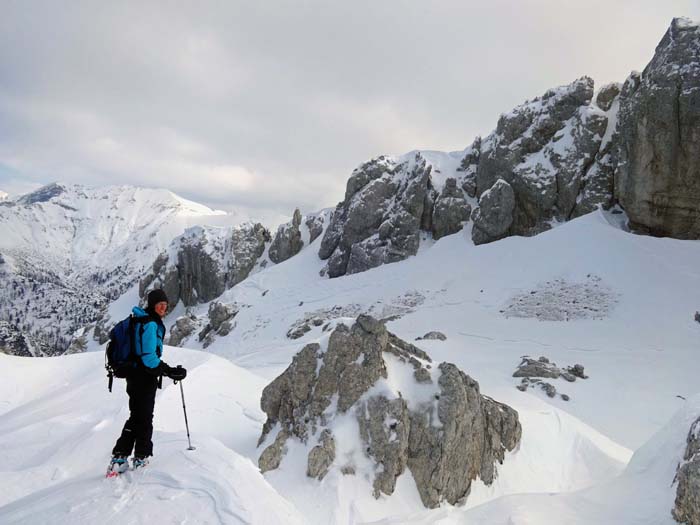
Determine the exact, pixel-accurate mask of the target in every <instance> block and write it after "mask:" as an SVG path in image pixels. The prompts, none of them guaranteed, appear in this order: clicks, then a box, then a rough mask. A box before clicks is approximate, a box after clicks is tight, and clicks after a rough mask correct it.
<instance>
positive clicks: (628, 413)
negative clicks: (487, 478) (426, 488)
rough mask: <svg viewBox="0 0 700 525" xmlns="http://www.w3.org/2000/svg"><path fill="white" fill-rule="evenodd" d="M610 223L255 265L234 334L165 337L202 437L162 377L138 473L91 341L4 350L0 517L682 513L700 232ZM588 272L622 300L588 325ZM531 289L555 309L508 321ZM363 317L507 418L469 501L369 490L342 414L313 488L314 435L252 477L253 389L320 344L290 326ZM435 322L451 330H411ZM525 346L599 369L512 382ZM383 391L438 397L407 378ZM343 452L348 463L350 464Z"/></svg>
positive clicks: (118, 396)
mask: <svg viewBox="0 0 700 525" xmlns="http://www.w3.org/2000/svg"><path fill="white" fill-rule="evenodd" d="M617 219H618V217H617V216H613V215H609V214H607V213H605V212H601V211H597V212H594V213H592V214H589V215H586V216H584V217H580V218H578V219H576V220H573V221H570V222H568V223H565V224H562V225H561V226H560V227H558V228H555V229H553V230H550V231H547V232H545V233H543V234H541V235H538V236H536V237H532V238H519V237H511V238H507V239H504V240H502V241H498V242H496V243H491V244H487V245H482V246H474V245H473V244H472V243H470V242H468V240H467V238H466V237H465V235H466V234H464V232H460V233H458V234H455V235H451V236H448V237H444V238H442V239H440V240H439V241H437V242H434V243H433V244H432V245H430V246H428V247H425V248H424V249H422V250H421V251H420V252H419V254H418V255H417V256H415V257H412V258H410V259H408V260H406V261H403V262H400V263H395V264H390V265H385V266H382V267H379V268H376V269H373V270H370V271H367V272H363V273H360V274H355V275H350V276H345V277H342V278H337V279H330V280H329V279H327V278H323V277H321V276H319V270H320V269H321V268H322V266H323V261H320V260H319V259H318V256H317V245H311V246H309V247H305V249H304V250H302V252H301V253H300V254H299V255H297V256H295V257H293V258H291V259H289V260H287V261H285V262H283V263H281V264H278V265H275V266H271V267H268V268H266V269H263V270H261V271H260V272H258V273H256V274H255V275H252V276H251V277H249V278H248V279H246V280H245V281H243V282H242V283H240V284H238V285H237V286H235V287H234V288H232V289H230V290H228V291H226V292H225V293H224V294H223V295H222V297H220V298H219V299H218V300H219V301H223V302H227V303H233V302H236V303H238V304H239V305H241V309H240V312H239V314H238V315H237V317H236V319H235V321H236V328H235V329H234V330H233V331H232V332H231V333H230V334H229V335H228V336H226V337H219V338H217V339H216V340H215V341H214V342H213V343H212V344H211V346H209V347H208V348H207V350H206V352H202V351H199V350H184V349H177V348H170V347H168V348H166V350H165V355H164V358H165V360H166V361H168V362H169V363H170V364H171V365H175V364H179V363H182V364H183V365H184V366H185V367H186V368H188V370H189V372H190V373H189V375H188V377H187V379H186V380H185V382H184V389H185V395H186V400H187V409H188V417H189V422H190V430H191V432H192V440H193V444H194V445H195V446H196V447H197V450H195V451H186V450H185V448H186V447H187V438H186V435H185V431H184V420H183V417H182V406H181V400H180V391H179V388H178V387H174V386H173V385H172V384H170V382H169V381H166V383H169V384H167V385H165V388H164V389H163V390H162V391H160V392H159V393H158V399H157V402H156V416H155V428H156V432H155V437H154V442H155V451H156V455H155V456H154V458H153V461H152V463H151V465H150V466H149V467H148V468H147V470H146V471H144V472H143V475H142V476H141V477H139V476H140V474H139V473H136V474H135V475H132V476H131V479H129V478H128V477H125V478H124V479H118V480H116V482H114V481H115V480H105V479H104V477H103V476H104V468H105V467H106V464H107V461H108V458H109V451H110V449H111V447H112V445H113V443H114V440H115V439H116V437H117V435H118V433H119V430H120V427H121V425H122V423H123V421H124V419H125V418H126V416H127V408H126V396H125V394H124V392H123V383H117V384H116V385H115V389H114V393H112V394H109V393H108V392H107V390H106V379H105V377H104V372H103V369H102V366H103V355H102V354H101V352H88V353H85V354H78V355H71V356H63V357H57V358H33V359H22V358H17V357H9V356H2V355H0V485H2V487H3V490H2V491H0V523H27V524H32V523H37V524H38V523H46V522H51V523H58V524H62V523H71V524H79V525H80V524H87V523H94V522H101V521H105V522H109V521H110V520H117V519H121V517H123V516H124V513H125V512H126V510H125V509H128V512H129V522H130V523H149V522H153V521H154V520H155V521H158V522H165V523H168V522H184V523H187V522H189V523H206V522H209V523H240V522H249V523H310V524H317V523H318V524H326V523H336V524H350V523H374V524H398V523H412V524H418V523H421V524H422V523H425V524H428V523H442V524H452V523H489V524H491V523H493V524H499V523H503V524H506V523H510V524H526V523H538V524H544V525H550V524H552V525H553V524H560V523H581V524H583V523H596V524H612V523H616V524H636V523H655V524H656V523H661V524H663V523H672V521H671V516H670V509H671V506H672V504H673V491H674V490H675V487H674V486H673V485H672V481H673V476H674V474H675V468H676V465H677V464H678V462H679V461H680V459H681V458H682V454H683V452H684V449H685V440H686V437H687V435H688V431H689V429H690V425H691V423H692V422H693V421H694V420H695V418H697V416H698V415H700V396H698V395H697V394H698V393H699V387H698V376H697V374H698V371H697V341H698V337H699V336H700V324H698V323H696V322H695V321H694V320H693V314H694V312H695V311H697V310H698V307H699V305H698V298H697V290H698V289H700V273H699V272H698V270H697V268H700V242H698V241H681V240H674V239H665V238H653V237H644V236H636V235H633V234H630V233H627V232H625V231H622V230H621V229H620V228H618V227H617V226H616V221H617ZM593 278H595V279H593ZM597 279H600V281H598V280H597ZM547 283H550V284H552V285H553V286H549V285H548V284H547ZM595 283H598V284H599V286H600V287H604V288H605V291H606V294H608V296H609V297H614V299H615V303H614V304H613V303H610V305H609V306H610V307H609V308H607V309H606V310H604V311H600V312H599V314H600V315H596V316H593V317H586V316H583V317H581V316H577V315H570V312H571V310H570V306H571V305H570V304H569V302H568V301H567V299H568V298H570V297H571V295H572V294H573V295H578V294H579V292H580V289H579V288H580V287H584V288H586V290H588V289H590V290H591V294H592V297H595V296H596V294H595V293H593V292H594V291H595V290H594V288H595V287H594V286H593V284H595ZM532 290H543V291H545V290H546V291H548V293H551V294H552V297H554V298H557V300H552V301H551V302H552V304H551V305H549V307H550V310H549V311H551V312H554V313H553V314H552V315H550V316H547V318H546V319H543V320H542V319H538V318H537V316H536V315H535V316H534V317H529V316H525V317H522V316H520V317H509V316H506V315H504V314H503V313H502V312H501V310H503V309H504V305H507V304H510V301H512V300H513V298H517V297H519V296H521V295H523V294H529V292H530V291H532ZM129 294H131V295H128V296H125V297H124V298H123V299H122V300H120V303H119V304H115V305H113V306H112V308H111V311H110V315H113V316H115V317H116V318H120V317H121V316H122V314H123V315H125V313H124V312H126V309H127V308H128V307H129V306H130V305H131V303H132V302H133V301H134V300H135V299H136V296H137V292H136V290H135V289H132V290H131V291H130V292H129ZM334 307H338V308H337V309H334ZM207 308H208V305H206V304H205V305H200V306H197V307H194V308H193V309H192V313H193V314H195V315H205V313H206V311H207ZM361 311H373V312H395V313H396V314H395V315H397V316H398V317H397V318H396V319H395V320H393V321H390V322H389V323H388V328H389V330H390V331H392V332H394V333H396V334H397V335H398V336H399V337H402V338H403V339H405V340H406V341H410V342H413V343H414V344H416V345H418V346H420V347H421V348H422V349H423V350H425V351H426V352H427V353H428V354H429V355H430V356H431V357H432V358H433V360H434V366H433V368H432V369H431V371H432V373H434V374H437V373H439V371H438V369H437V365H438V364H439V363H440V362H442V361H449V362H453V363H455V364H456V365H457V366H459V367H460V368H461V369H462V370H464V372H465V373H467V374H469V375H470V376H471V377H473V378H474V379H476V380H477V381H478V382H479V385H480V389H481V392H482V393H483V394H485V395H488V396H490V397H492V398H494V399H496V400H497V401H500V402H503V403H506V404H508V405H510V406H512V407H513V408H515V409H516V410H517V411H518V413H519V417H520V421H521V423H522V427H523V437H522V442H521V444H520V446H519V448H518V449H517V450H515V451H513V452H511V453H509V454H508V455H507V457H506V459H505V461H504V463H503V464H502V465H499V466H498V476H497V479H496V481H495V482H494V484H493V485H491V486H490V487H487V486H485V485H484V484H483V483H481V482H480V481H477V482H475V483H474V485H473V487H472V493H471V495H470V496H469V498H468V501H467V504H466V505H465V506H463V507H451V506H449V505H445V506H442V507H440V508H438V509H433V510H427V509H425V508H424V507H423V506H422V504H421V503H420V498H419V497H418V494H417V489H416V487H415V483H414V482H413V479H412V477H411V475H410V473H409V472H408V471H407V472H406V473H405V474H404V475H402V476H401V477H400V478H399V480H398V484H397V489H396V491H395V493H394V494H393V495H392V496H381V497H380V498H379V499H376V500H375V499H374V498H373V497H372V495H371V493H372V486H371V483H372V476H373V474H374V473H373V466H372V465H371V464H369V463H368V462H367V461H366V458H365V457H364V454H363V451H362V446H361V442H360V440H359V436H358V433H357V424H356V421H355V420H354V419H353V418H352V417H350V416H343V415H336V417H335V419H334V420H333V428H334V431H335V432H338V433H339V435H341V434H342V436H344V437H343V439H342V440H340V439H339V440H338V443H341V442H342V447H343V448H342V449H340V450H339V453H338V455H337V457H336V462H335V463H334V465H333V466H332V467H331V470H330V472H329V474H328V475H327V476H326V477H325V478H324V479H323V480H322V481H318V480H312V479H308V478H307V477H306V475H305V472H306V453H307V452H308V449H309V447H311V446H313V445H314V444H315V442H314V439H311V440H310V443H309V444H307V445H304V444H301V443H299V442H297V441H295V440H291V441H289V443H288V453H287V455H286V456H285V459H284V460H283V461H282V464H281V466H280V468H279V469H277V470H274V471H270V472H268V473H266V474H265V475H260V474H259V472H258V471H257V469H256V468H255V464H256V462H257V457H258V455H259V454H260V452H261V450H262V449H261V448H256V444H257V440H258V438H259V436H260V433H261V427H262V424H263V422H264V420H265V415H264V414H263V413H262V412H261V410H260V408H259V400H260V396H261V392H262V389H263V388H264V386H265V385H266V384H268V383H269V382H270V381H271V380H272V379H274V378H275V377H276V376H277V375H279V373H280V372H282V371H283V370H284V369H285V368H286V367H287V366H288V365H289V363H290V362H291V359H292V357H293V356H294V355H295V354H296V353H297V352H298V351H299V350H300V349H301V348H302V347H303V346H304V345H305V344H307V343H310V342H320V343H322V344H323V343H325V342H326V341H327V337H328V332H325V333H324V332H323V327H322V326H318V327H313V328H312V330H311V331H309V332H308V333H306V334H304V336H303V337H301V338H300V339H297V340H291V339H289V338H287V336H286V334H287V332H288V331H289V329H290V327H291V326H293V325H294V324H295V323H296V322H298V321H299V320H300V319H305V318H307V317H309V316H313V315H323V316H324V320H325V321H326V322H330V323H331V326H333V325H334V324H335V323H337V322H340V321H342V322H346V323H349V322H352V320H351V319H347V318H345V317H343V316H344V315H347V314H348V313H349V312H352V316H355V315H356V313H357V312H361ZM120 312H122V313H120ZM567 312H568V313H567ZM554 314H556V315H554ZM567 318H568V319H569V320H568V321H567V320H565V319H567ZM174 320H175V319H174V317H168V318H167V319H166V324H167V325H168V326H170V324H172V323H173V322H174ZM324 324H325V323H324ZM431 330H440V331H442V332H443V333H445V334H446V336H447V340H446V341H431V340H427V341H415V338H416V337H418V336H422V335H423V334H425V333H426V332H428V331H431ZM193 346H196V345H194V344H193ZM522 355H531V356H540V355H546V356H547V357H548V358H550V359H551V360H552V361H554V362H556V363H559V364H562V365H563V364H574V363H580V364H582V365H584V366H585V370H586V374H588V375H589V376H590V377H589V379H586V380H578V381H576V382H574V383H568V382H565V381H564V380H563V379H556V380H551V382H552V384H554V385H555V386H556V387H557V388H558V389H559V390H561V391H563V392H565V393H567V394H569V395H570V396H571V400H570V401H569V402H566V401H563V400H562V399H560V398H556V399H549V398H547V397H546V396H545V395H544V394H543V393H542V392H540V391H539V390H535V389H530V390H528V391H527V392H520V391H518V390H517V389H516V388H515V386H516V385H517V384H518V383H519V380H518V379H517V378H513V377H512V373H513V371H514V370H515V367H516V366H517V365H518V363H519V362H520V356H522ZM388 361H389V364H388V366H389V367H390V368H391V369H392V370H393V369H394V368H396V367H395V366H394V365H396V364H397V363H394V361H392V358H391V357H389V358H388ZM436 377H437V376H434V377H433V379H434V380H435V379H436ZM375 388H384V389H386V391H387V392H392V393H393V395H396V392H397V391H402V392H403V391H404V390H405V391H409V390H413V394H415V397H416V399H418V397H422V396H423V395H424V397H425V399H426V400H427V399H428V397H429V394H430V387H426V390H425V391H424V392H420V391H419V390H418V385H415V384H414V383H412V382H411V380H410V378H409V377H404V376H402V375H401V374H400V373H399V374H392V375H391V376H390V380H389V381H387V382H384V383H383V384H378V385H377V386H376V387H375ZM414 389H415V390H414ZM682 398H686V399H688V401H684V400H683V399H682ZM348 461H352V462H353V463H354V464H355V465H356V467H357V475H355V476H352V475H343V474H342V473H341V472H340V468H341V467H342V466H343V465H345V464H346V463H347V462H348ZM117 515H118V517H117Z"/></svg>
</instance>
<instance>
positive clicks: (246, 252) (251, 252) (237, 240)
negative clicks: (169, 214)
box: [139, 223, 270, 308]
mask: <svg viewBox="0 0 700 525" xmlns="http://www.w3.org/2000/svg"><path fill="white" fill-rule="evenodd" d="M269 241H270V234H269V232H268V231H267V229H265V227H264V226H262V225H261V224H252V223H247V224H243V225H240V226H236V227H233V228H215V227H200V226H195V227H193V228H189V229H188V230H187V231H185V233H184V234H182V235H181V236H180V237H177V238H176V239H175V240H174V241H173V242H172V243H171V245H170V247H169V248H168V250H167V251H166V252H164V253H162V254H161V255H159V256H158V258H157V259H156V261H155V262H154V263H153V267H152V269H151V271H150V272H149V273H148V274H147V275H146V276H145V277H144V278H143V279H142V280H141V282H140V285H139V294H140V296H141V297H144V296H145V294H147V293H148V291H150V290H152V289H154V288H162V289H164V290H165V293H166V294H167V295H168V301H169V302H170V307H171V308H172V307H175V305H176V304H177V303H178V302H179V301H182V302H183V304H184V305H185V306H193V305H195V304H199V303H206V302H209V301H211V300H213V299H216V298H217V297H219V296H220V295H221V294H222V293H223V292H224V291H225V290H227V289H228V288H231V287H233V286H235V285H236V284H238V283H239V282H241V281H242V280H243V279H245V278H246V277H248V275H249V274H250V272H251V271H252V270H253V268H254V267H255V264H256V263H257V262H258V259H259V258H260V256H261V255H262V254H263V252H264V251H265V246H266V243H268V242H269Z"/></svg>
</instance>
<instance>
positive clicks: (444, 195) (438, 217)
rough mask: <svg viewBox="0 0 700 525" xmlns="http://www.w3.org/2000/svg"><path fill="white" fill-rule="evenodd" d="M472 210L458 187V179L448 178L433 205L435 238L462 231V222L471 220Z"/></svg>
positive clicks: (432, 228)
mask: <svg viewBox="0 0 700 525" xmlns="http://www.w3.org/2000/svg"><path fill="white" fill-rule="evenodd" d="M471 212H472V207H471V206H470V205H469V203H468V202H467V200H466V199H465V198H464V193H463V192H462V190H461V189H460V188H458V187H457V179H455V178H453V177H450V178H448V179H447V180H446V181H445V187H444V188H443V189H442V192H441V193H440V196H439V197H438V199H437V201H436V202H435V205H434V207H433V217H432V225H431V226H432V227H431V230H432V232H433V238H434V239H435V240H437V239H440V238H441V237H444V236H445V235H452V234H453V233H457V232H458V231H461V230H462V223H464V222H466V221H468V220H469V216H470V215H471Z"/></svg>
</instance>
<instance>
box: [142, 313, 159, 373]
mask: <svg viewBox="0 0 700 525" xmlns="http://www.w3.org/2000/svg"><path fill="white" fill-rule="evenodd" d="M157 348H158V326H157V325H156V323H146V324H145V325H144V327H143V334H141V362H142V363H143V365H144V366H145V367H146V368H147V369H148V368H158V367H159V365H160V363H161V361H160V358H159V357H158V354H157V353H156V349H157Z"/></svg>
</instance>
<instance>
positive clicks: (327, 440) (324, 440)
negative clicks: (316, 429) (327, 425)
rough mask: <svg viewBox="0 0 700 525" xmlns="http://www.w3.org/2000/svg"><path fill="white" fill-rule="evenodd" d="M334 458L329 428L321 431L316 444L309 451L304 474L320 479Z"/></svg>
mask: <svg viewBox="0 0 700 525" xmlns="http://www.w3.org/2000/svg"><path fill="white" fill-rule="evenodd" d="M334 459H335V440H334V439H333V434H332V433H331V431H330V430H328V429H325V430H324V431H323V432H321V437H320V438H319V439H318V445H316V446H315V447H314V448H312V449H311V452H309V461H308V464H307V468H306V475H307V476H309V477H310V478H316V479H318V480H321V479H323V478H324V477H325V475H326V474H327V473H328V467H330V466H331V464H332V463H333V460H334Z"/></svg>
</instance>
